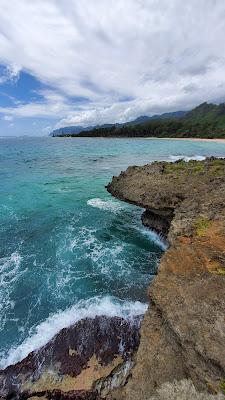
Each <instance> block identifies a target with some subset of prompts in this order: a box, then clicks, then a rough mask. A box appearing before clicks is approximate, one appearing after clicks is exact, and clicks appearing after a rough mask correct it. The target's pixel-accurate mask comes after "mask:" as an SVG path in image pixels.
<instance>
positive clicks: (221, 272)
mask: <svg viewBox="0 0 225 400" xmlns="http://www.w3.org/2000/svg"><path fill="white" fill-rule="evenodd" d="M215 273H216V275H225V268H218V269H217V270H216V272H215ZM224 385H225V384H224Z"/></svg>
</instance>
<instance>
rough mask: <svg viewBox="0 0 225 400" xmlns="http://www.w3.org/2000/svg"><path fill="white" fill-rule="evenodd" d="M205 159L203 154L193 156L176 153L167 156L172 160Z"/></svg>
mask: <svg viewBox="0 0 225 400" xmlns="http://www.w3.org/2000/svg"><path fill="white" fill-rule="evenodd" d="M205 159H206V157H205V156H199V155H195V156H185V155H182V154H181V155H177V156H173V155H172V156H169V160H170V161H172V162H176V161H178V160H184V161H186V162H188V161H191V160H196V161H204V160H205Z"/></svg>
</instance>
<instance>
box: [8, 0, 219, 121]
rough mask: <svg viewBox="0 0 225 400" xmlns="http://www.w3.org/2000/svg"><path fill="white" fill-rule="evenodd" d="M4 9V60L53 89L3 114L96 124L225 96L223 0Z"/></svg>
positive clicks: (84, 2)
mask: <svg viewBox="0 0 225 400" xmlns="http://www.w3.org/2000/svg"><path fill="white" fill-rule="evenodd" d="M0 8H1V13H0V61H1V62H2V63H5V64H7V65H11V67H10V69H9V70H10V71H11V72H10V74H11V76H12V77H18V73H19V71H20V69H21V68H22V69H25V70H26V71H28V72H30V73H31V74H33V75H34V76H36V77H37V78H38V79H39V80H40V81H42V82H44V83H47V84H49V85H50V86H51V87H52V90H51V91H44V92H42V93H41V94H42V95H43V97H44V100H43V102H39V103H29V104H19V105H17V106H16V107H12V108H7V109H4V107H2V108H0V112H4V113H5V114H7V115H12V116H19V117H22V116H25V117H31V116H37V117H38V116H46V117H47V116H48V117H58V119H60V120H61V121H60V122H59V124H58V125H62V124H84V125H87V124H92V123H101V122H115V121H122V120H123V121H124V120H127V119H132V118H134V117H136V116H138V115H141V114H154V113H160V112H164V111H169V110H179V109H188V108H191V107H192V106H194V105H196V104H198V103H200V102H202V101H205V100H208V101H217V100H218V101H219V100H224V99H225V67H224V65H225V63H224V58H225V41H224V40H223V38H224V36H225V25H224V18H225V2H224V1H223V0H199V1H196V0H189V1H188V2H182V1H180V0H170V1H169V2H168V1H167V0H157V1H156V0H114V1H112V0H81V1H76V0H71V1H70V2H65V1H63V0H57V1H56V0H51V1H50V0H36V1H35V2H31V1H29V0H20V1H19V2H18V1H17V0H11V1H8V0H0ZM12 66H13V67H12ZM16 66H19V67H16ZM0 79H1V78H0ZM73 96H76V97H86V98H88V99H89V101H88V102H83V103H82V101H81V102H79V105H77V103H76V102H74V101H73V99H72V98H71V97H73Z"/></svg>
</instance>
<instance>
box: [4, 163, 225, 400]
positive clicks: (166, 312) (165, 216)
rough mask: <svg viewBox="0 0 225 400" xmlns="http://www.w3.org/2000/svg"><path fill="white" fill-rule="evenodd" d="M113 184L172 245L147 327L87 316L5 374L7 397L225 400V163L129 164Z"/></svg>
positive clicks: (117, 193)
mask: <svg viewBox="0 0 225 400" xmlns="http://www.w3.org/2000/svg"><path fill="white" fill-rule="evenodd" d="M107 190H108V191H109V192H110V193H111V194H112V195H113V196H115V197H117V198H118V199H120V200H123V201H126V202H129V203H132V204H135V205H138V206H140V207H142V208H144V209H145V211H144V213H143V216H142V222H143V224H144V225H146V226H148V227H149V228H151V229H153V230H155V231H156V232H158V233H161V234H163V235H164V236H165V237H167V240H168V242H169V245H170V246H169V249H168V250H167V251H166V253H165V254H164V256H163V257H162V260H161V263H160V267H159V273H158V275H157V277H156V278H155V280H154V282H153V283H152V284H151V286H150V288H149V308H148V310H147V312H146V313H145V315H144V319H143V321H142V323H141V330H139V326H140V322H141V318H140V317H135V318H134V319H133V320H125V319H122V318H117V317H112V318H107V317H96V318H94V319H85V320H82V321H79V322H78V323H76V324H75V325H74V326H72V327H69V328H65V329H63V330H62V331H60V332H59V334H58V335H56V336H55V337H54V338H53V339H52V340H51V342H49V343H48V344H47V345H46V346H44V347H42V348H41V349H40V350H37V351H36V352H32V353H30V354H29V355H28V357H26V358H25V359H24V360H22V361H21V362H19V363H17V364H15V365H12V366H9V367H7V368H6V369H5V370H2V371H0V398H4V399H21V400H22V399H28V398H29V399H33V400H37V399H43V400H44V399H49V400H50V399H55V400H58V399H65V400H66V399H71V400H99V399H108V400H110V399H111V400H125V399H126V400H169V399H177V400H178V399H179V400H183V399H185V400H188V399H192V400H193V399H194V400H195V399H196V400H203V399H205V400H206V399H218V400H219V399H223V398H224V395H223V391H224V390H225V383H224V382H225V160H223V159H214V158H210V159H207V160H205V161H190V162H189V163H186V162H184V161H179V162H176V163H165V162H157V163H153V164H152V165H146V166H143V167H129V168H128V169H127V171H126V172H122V173H121V174H120V176H119V177H113V179H112V182H111V183H110V184H109V185H108V186H107Z"/></svg>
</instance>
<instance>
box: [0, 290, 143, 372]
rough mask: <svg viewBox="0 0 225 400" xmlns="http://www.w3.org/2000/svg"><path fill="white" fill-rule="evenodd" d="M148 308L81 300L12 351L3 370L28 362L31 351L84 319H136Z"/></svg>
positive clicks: (136, 303) (108, 298)
mask: <svg viewBox="0 0 225 400" xmlns="http://www.w3.org/2000/svg"><path fill="white" fill-rule="evenodd" d="M146 309H147V304H145V303H141V302H139V301H125V300H119V299H117V298H115V297H111V296H105V297H93V298H91V299H89V300H81V301H79V302H78V303H77V304H76V305H74V306H72V307H70V308H68V309H66V310H65V311H59V312H58V313H56V314H53V315H50V316H49V317H48V318H47V319H46V320H45V321H43V322H41V323H40V324H39V325H38V326H36V327H35V328H34V329H33V330H32V331H31V332H30V335H29V337H28V338H27V339H25V340H24V342H23V343H21V344H20V345H19V346H18V347H16V348H11V349H10V351H9V353H8V354H7V356H6V357H5V358H2V359H1V360H0V368H6V367H7V366H8V365H12V364H15V363H16V362H18V361H21V360H22V359H23V358H25V357H26V356H27V355H28V354H29V353H30V352H31V351H34V350H37V349H39V348H40V347H42V346H44V345H45V344H46V343H48V342H49V340H51V339H52V338H53V336H55V335H56V334H57V333H58V332H59V331H60V330H61V329H63V328H66V327H68V326H71V325H72V324H74V323H76V322H77V321H79V320H81V319H83V318H87V317H88V318H94V317H95V316H101V315H105V316H108V317H114V316H118V317H122V318H125V319H132V318H133V317H135V316H138V315H143V314H144V313H145V311H146Z"/></svg>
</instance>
